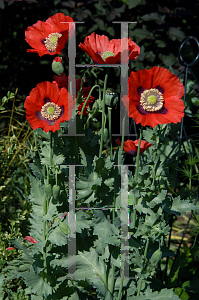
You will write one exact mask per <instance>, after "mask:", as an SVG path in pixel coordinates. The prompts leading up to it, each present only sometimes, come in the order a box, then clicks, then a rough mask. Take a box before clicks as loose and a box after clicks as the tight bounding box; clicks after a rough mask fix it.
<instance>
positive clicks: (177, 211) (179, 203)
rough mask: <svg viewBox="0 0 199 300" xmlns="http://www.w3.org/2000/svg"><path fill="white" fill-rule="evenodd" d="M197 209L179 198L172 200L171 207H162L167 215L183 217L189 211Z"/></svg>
mask: <svg viewBox="0 0 199 300" xmlns="http://www.w3.org/2000/svg"><path fill="white" fill-rule="evenodd" d="M196 209H197V207H196V206H195V205H194V204H192V203H191V202H190V201H189V200H181V199H180V196H178V197H177V198H173V203H172V207H171V208H169V207H164V210H165V211H166V212H167V213H169V214H174V215H177V216H181V217H183V215H184V214H186V213H188V212H190V211H191V210H196Z"/></svg>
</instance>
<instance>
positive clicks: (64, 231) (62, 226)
mask: <svg viewBox="0 0 199 300" xmlns="http://www.w3.org/2000/svg"><path fill="white" fill-rule="evenodd" d="M59 229H60V230H61V231H62V232H63V233H64V234H66V235H67V234H68V232H69V230H68V225H66V224H65V223H63V222H60V223H59Z"/></svg>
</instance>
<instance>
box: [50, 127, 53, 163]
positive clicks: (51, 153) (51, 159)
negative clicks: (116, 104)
mask: <svg viewBox="0 0 199 300" xmlns="http://www.w3.org/2000/svg"><path fill="white" fill-rule="evenodd" d="M52 161H53V133H52V131H50V167H52Z"/></svg>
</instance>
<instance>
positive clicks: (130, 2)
mask: <svg viewBox="0 0 199 300" xmlns="http://www.w3.org/2000/svg"><path fill="white" fill-rule="evenodd" d="M141 2H142V0H128V5H129V9H131V8H133V7H136V6H137V5H139V4H140V3H141Z"/></svg>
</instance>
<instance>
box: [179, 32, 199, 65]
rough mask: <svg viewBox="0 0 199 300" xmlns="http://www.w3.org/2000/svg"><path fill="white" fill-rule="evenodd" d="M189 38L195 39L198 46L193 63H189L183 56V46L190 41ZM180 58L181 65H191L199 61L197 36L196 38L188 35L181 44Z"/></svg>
mask: <svg viewBox="0 0 199 300" xmlns="http://www.w3.org/2000/svg"><path fill="white" fill-rule="evenodd" d="M189 40H194V41H195V42H196V44H197V46H198V54H197V56H196V58H195V59H194V60H193V61H192V62H191V63H187V62H186V61H184V59H183V57H182V53H181V52H182V48H183V46H184V45H185V44H186V42H188V41H189ZM178 59H179V62H180V64H181V65H183V66H185V67H191V66H193V65H195V64H196V63H197V61H198V60H199V41H198V39H197V38H195V37H194V36H188V37H186V38H185V39H184V40H183V41H182V43H181V45H180V48H179V52H178Z"/></svg>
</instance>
